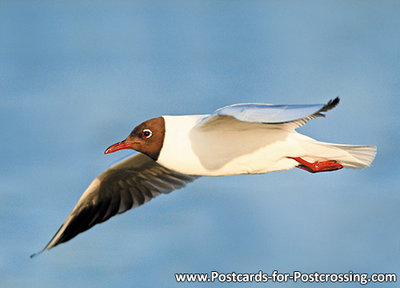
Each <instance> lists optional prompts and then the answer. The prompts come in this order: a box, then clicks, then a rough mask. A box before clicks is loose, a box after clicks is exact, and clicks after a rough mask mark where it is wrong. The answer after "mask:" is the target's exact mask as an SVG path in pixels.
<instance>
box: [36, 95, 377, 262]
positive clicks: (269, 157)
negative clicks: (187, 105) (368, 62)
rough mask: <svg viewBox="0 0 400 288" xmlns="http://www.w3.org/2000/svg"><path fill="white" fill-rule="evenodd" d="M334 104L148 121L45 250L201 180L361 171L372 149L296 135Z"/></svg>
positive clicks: (237, 108)
mask: <svg viewBox="0 0 400 288" xmlns="http://www.w3.org/2000/svg"><path fill="white" fill-rule="evenodd" d="M338 103H339V98H336V99H334V100H331V101H329V102H328V103H327V104H326V105H323V104H317V105H270V104H235V105H231V106H226V107H223V108H221V109H218V110H217V111H215V112H214V113H212V114H209V115H184V116H162V117H158V118H153V119H150V120H147V121H145V122H143V123H142V124H140V125H138V126H137V127H135V128H134V129H133V131H132V132H131V134H129V136H128V137H127V138H126V139H125V140H123V141H121V142H119V143H116V144H114V145H112V146H110V147H109V148H108V149H107V150H106V151H105V152H104V153H105V154H107V153H111V152H115V151H118V150H121V149H134V150H136V151H138V152H140V153H138V154H136V155H133V156H131V157H129V158H127V159H125V160H123V161H121V162H119V163H117V164H116V165H114V166H111V167H110V168H109V169H107V170H106V171H104V172H103V173H102V174H100V176H98V177H97V178H96V179H94V180H93V182H92V183H91V184H90V185H89V187H88V188H87V189H86V191H85V192H84V193H83V195H82V196H81V198H80V199H79V201H78V203H77V204H76V206H75V207H74V209H73V210H72V212H71V214H70V215H69V216H68V218H67V219H66V221H65V222H64V224H63V225H62V226H61V227H60V229H59V230H58V231H57V233H56V234H55V235H54V237H53V238H52V239H51V240H50V242H49V243H48V244H47V246H46V247H45V248H44V249H43V250H42V251H44V250H48V249H50V248H53V247H54V246H57V245H58V244H61V243H63V242H66V241H68V240H70V239H72V238H74V237H75V236H76V235H77V234H79V233H81V232H83V231H86V230H88V229H89V228H91V227H92V226H94V225H96V224H98V223H101V222H104V221H106V220H107V219H109V218H110V217H112V216H114V215H116V214H120V213H123V212H125V211H127V210H129V209H131V208H134V207H137V206H140V205H142V204H144V203H146V202H148V201H149V200H151V199H152V198H154V197H156V196H158V195H160V194H165V193H169V192H171V191H173V190H176V189H179V188H182V187H184V186H185V185H186V184H187V183H189V182H191V181H193V180H195V179H196V178H198V177H199V176H225V175H237V174H257V173H267V172H272V171H279V170H285V169H291V168H293V167H298V168H301V169H304V170H306V171H308V172H311V173H316V172H323V171H334V170H338V169H341V168H343V167H345V168H355V169H361V168H365V167H367V166H369V165H370V164H371V162H372V160H373V159H374V157H375V154H376V147H375V146H365V145H362V146H359V145H342V144H332V143H325V142H319V141H316V140H314V139H312V138H310V137H307V136H304V135H301V134H299V133H297V132H296V131H295V129H296V128H297V127H300V126H302V125H304V124H305V123H306V122H307V121H308V120H310V119H313V118H317V117H323V116H324V114H322V112H326V111H328V110H330V109H332V108H333V107H335V106H336V105H337V104H338ZM42 251H41V252H42ZM34 255H36V254H34Z"/></svg>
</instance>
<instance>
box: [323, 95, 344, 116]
mask: <svg viewBox="0 0 400 288" xmlns="http://www.w3.org/2000/svg"><path fill="white" fill-rule="evenodd" d="M339 102H340V98H339V97H336V98H335V99H331V100H329V102H328V103H326V104H325V106H324V107H322V109H321V110H320V111H319V112H326V111H328V110H331V109H333V108H335V107H336V106H337V105H338V104H339Z"/></svg>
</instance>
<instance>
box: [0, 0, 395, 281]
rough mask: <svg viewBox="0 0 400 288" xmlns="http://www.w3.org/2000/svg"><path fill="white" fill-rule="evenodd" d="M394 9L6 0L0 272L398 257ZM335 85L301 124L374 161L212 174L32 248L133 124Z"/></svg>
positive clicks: (102, 275)
mask: <svg viewBox="0 0 400 288" xmlns="http://www.w3.org/2000/svg"><path fill="white" fill-rule="evenodd" d="M399 15H400V2H399V1H297V2H296V1H222V0H221V1H207V0H206V1H112V2H111V1H79V2H78V1H1V2H0V100H1V101H0V111H1V113H0V121H1V124H2V125H1V128H0V129H1V141H0V147H1V157H2V165H1V167H0V183H1V184H0V286H1V287H177V286H178V287H183V286H201V287H203V286H204V285H200V284H197V285H194V284H192V285H183V284H179V285H178V284H177V283H176V282H175V280H174V273H175V272H210V271H212V270H218V271H220V272H227V273H229V272H232V271H235V272H258V271H259V270H260V269H262V270H263V271H264V272H267V273H270V272H272V271H273V270H275V269H277V270H279V271H280V272H292V271H293V270H300V271H302V272H315V271H318V272H348V271H349V270H352V271H354V272H368V273H372V272H399V270H400V269H399V268H400V264H399V259H400V240H399V239H400V229H399V217H400V210H399V204H400V193H399V184H400V183H399V176H400V174H399V162H398V161H399V160H400V159H399V148H398V145H399V143H400V133H399V131H400V121H399V117H398V113H399V108H400V105H399V104H400V97H399V96H400V77H399V76H400V74H399V71H400V37H399V31H400V17H399ZM336 96H340V97H341V100H342V101H341V103H340V105H339V106H338V107H337V108H335V109H334V110H333V111H330V112H328V115H327V118H326V119H316V120H313V121H311V122H309V123H308V125H307V126H305V127H302V128H300V129H299V132H301V133H303V134H306V135H308V136H311V137H313V138H316V139H318V140H321V141H328V142H336V143H346V144H370V145H377V146H378V154H377V157H376V159H375V161H374V162H373V166H372V167H371V168H368V169H365V170H348V169H346V170H340V171H337V172H333V173H320V174H310V173H307V172H305V171H302V170H300V169H293V170H290V171H282V172H275V173H270V174H264V175H249V176H230V177H214V178H209V177H204V178H201V179H199V180H198V181H196V182H194V183H192V184H190V185H188V186H187V187H186V188H184V189H182V190H179V191H175V192H173V193H171V194H170V195H167V196H160V197H159V198H157V199H156V200H154V201H151V202H150V203H148V204H147V205H145V206H142V207H140V208H138V209H135V210H132V211H129V212H127V213H125V214H123V215H120V216H117V217H114V218H112V219H110V220H109V221H107V222H106V223H104V224H101V225H98V226H95V227H94V228H93V229H91V230H89V231H88V232H86V233H83V234H81V235H79V236H78V237H76V238H75V239H73V240H72V241H70V242H68V243H66V244H64V245H60V246H58V247H57V248H55V249H53V250H51V251H49V252H46V253H44V254H42V255H41V256H39V257H37V258H35V259H33V260H31V259H29V255H30V254H31V253H33V252H36V251H38V250H40V249H41V248H42V247H43V246H44V245H45V244H46V243H47V242H48V241H49V240H50V238H51V237H52V236H53V234H54V233H55V232H56V230H57V229H58V228H59V226H60V225H61V224H62V222H63V221H64V220H65V218H66V217H67V215H68V214H69V212H70V211H71V209H72V208H73V206H74V205H75V203H76V201H77V200H78V199H79V197H80V195H81V194H82V192H83V191H84V189H85V188H86V187H87V185H88V184H89V183H90V181H91V180H92V179H93V178H94V177H95V176H97V175H98V174H99V173H101V171H103V170H104V169H105V168H106V167H108V166H109V165H110V164H111V163H113V162H115V161H116V160H118V159H119V158H121V157H122V156H123V155H126V151H124V152H120V153H115V154H112V155H103V151H104V149H105V148H106V147H108V146H109V145H110V144H113V143H115V142H116V141H119V140H122V139H124V138H125V137H126V136H127V135H128V134H129V132H130V131H131V129H132V128H133V127H134V126H136V125H137V124H138V123H140V122H142V121H144V120H146V119H149V118H152V117H156V116H160V115H166V114H174V115H175V114H201V113H210V112H212V111H214V110H215V109H217V108H219V107H222V106H224V105H228V104H232V103H240V102H264V103H274V104H286V103H290V104H302V103H304V104H314V103H325V102H327V101H328V100H329V99H331V98H333V97H336ZM124 153H125V154H124ZM214 285H215V286H228V285H224V284H220V283H215V284H214ZM206 286H207V287H208V286H210V287H211V286H213V285H210V284H208V285H206ZM244 286H247V287H254V286H262V287H265V286H270V287H273V286H274V285H273V284H271V283H269V284H259V285H256V284H254V283H252V284H247V285H244ZM292 286H293V283H288V284H281V285H280V286H279V287H292ZM294 286H296V287H303V286H307V287H313V286H314V285H313V284H301V283H299V284H296V285H294ZM322 286H325V287H328V286H330V284H325V285H322ZM343 286H345V287H354V286H357V285H355V284H348V285H343ZM367 286H368V287H393V285H392V284H368V285H367Z"/></svg>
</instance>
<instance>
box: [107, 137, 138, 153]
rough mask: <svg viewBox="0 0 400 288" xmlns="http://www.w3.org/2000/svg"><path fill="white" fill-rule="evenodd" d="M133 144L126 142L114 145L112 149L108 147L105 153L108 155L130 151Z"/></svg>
mask: <svg viewBox="0 0 400 288" xmlns="http://www.w3.org/2000/svg"><path fill="white" fill-rule="evenodd" d="M131 146H132V143H126V142H125V140H124V141H121V142H118V143H115V144H113V145H111V146H110V147H108V148H107V149H106V151H104V154H108V153H113V152H115V151H118V150H121V149H128V148H131Z"/></svg>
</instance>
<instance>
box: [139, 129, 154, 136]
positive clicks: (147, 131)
mask: <svg viewBox="0 0 400 288" xmlns="http://www.w3.org/2000/svg"><path fill="white" fill-rule="evenodd" d="M142 135H143V137H145V138H150V137H151V135H153V132H151V130H150V129H144V130H143V132H142Z"/></svg>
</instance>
